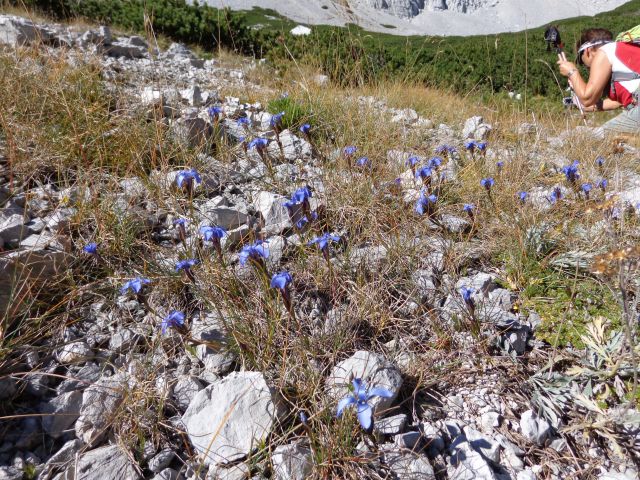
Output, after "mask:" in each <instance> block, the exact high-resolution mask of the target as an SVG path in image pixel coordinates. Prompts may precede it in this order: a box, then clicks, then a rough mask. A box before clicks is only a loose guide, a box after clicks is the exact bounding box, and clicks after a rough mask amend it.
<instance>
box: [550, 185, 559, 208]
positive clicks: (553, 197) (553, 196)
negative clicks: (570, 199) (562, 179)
mask: <svg viewBox="0 0 640 480" xmlns="http://www.w3.org/2000/svg"><path fill="white" fill-rule="evenodd" d="M561 199H562V190H560V187H555V188H554V189H553V192H551V196H550V197H549V201H550V202H551V203H552V204H553V203H556V202H557V201H558V200H561Z"/></svg>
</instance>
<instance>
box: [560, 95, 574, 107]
mask: <svg viewBox="0 0 640 480" xmlns="http://www.w3.org/2000/svg"><path fill="white" fill-rule="evenodd" d="M562 104H563V105H564V106H565V107H571V106H573V97H564V98H563V99H562Z"/></svg>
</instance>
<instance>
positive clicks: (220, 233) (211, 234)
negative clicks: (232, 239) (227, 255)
mask: <svg viewBox="0 0 640 480" xmlns="http://www.w3.org/2000/svg"><path fill="white" fill-rule="evenodd" d="M226 234H227V231H226V230H225V229H224V228H222V227H218V226H215V227H210V226H207V225H205V226H202V227H200V235H202V238H204V240H205V241H207V242H210V241H212V240H213V239H214V238H217V239H218V240H219V239H221V238H222V237H224V236H225V235H226Z"/></svg>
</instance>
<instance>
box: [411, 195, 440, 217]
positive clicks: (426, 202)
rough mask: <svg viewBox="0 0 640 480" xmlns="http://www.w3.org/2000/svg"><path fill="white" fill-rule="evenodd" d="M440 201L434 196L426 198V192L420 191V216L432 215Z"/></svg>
mask: <svg viewBox="0 0 640 480" xmlns="http://www.w3.org/2000/svg"><path fill="white" fill-rule="evenodd" d="M437 201H438V197H437V196H435V195H434V194H431V195H429V196H425V194H424V190H421V191H420V198H419V199H418V201H417V202H416V208H415V210H416V212H417V213H418V214H419V215H424V214H425V213H427V214H430V213H432V212H433V206H434V205H435V204H436V202H437Z"/></svg>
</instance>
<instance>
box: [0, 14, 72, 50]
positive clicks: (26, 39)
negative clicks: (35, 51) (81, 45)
mask: <svg viewBox="0 0 640 480" xmlns="http://www.w3.org/2000/svg"><path fill="white" fill-rule="evenodd" d="M57 34H58V32H57V31H56V30H54V29H51V28H49V27H47V26H44V25H36V24H34V23H33V22H31V21H30V20H27V19H26V18H21V17H16V16H13V15H0V43H4V44H7V45H28V44H31V43H38V42H42V43H45V44H54V45H55V44H56V43H57V44H60V43H61V41H62V40H61V39H59V38H58V35H57ZM65 43H66V42H65Z"/></svg>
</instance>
